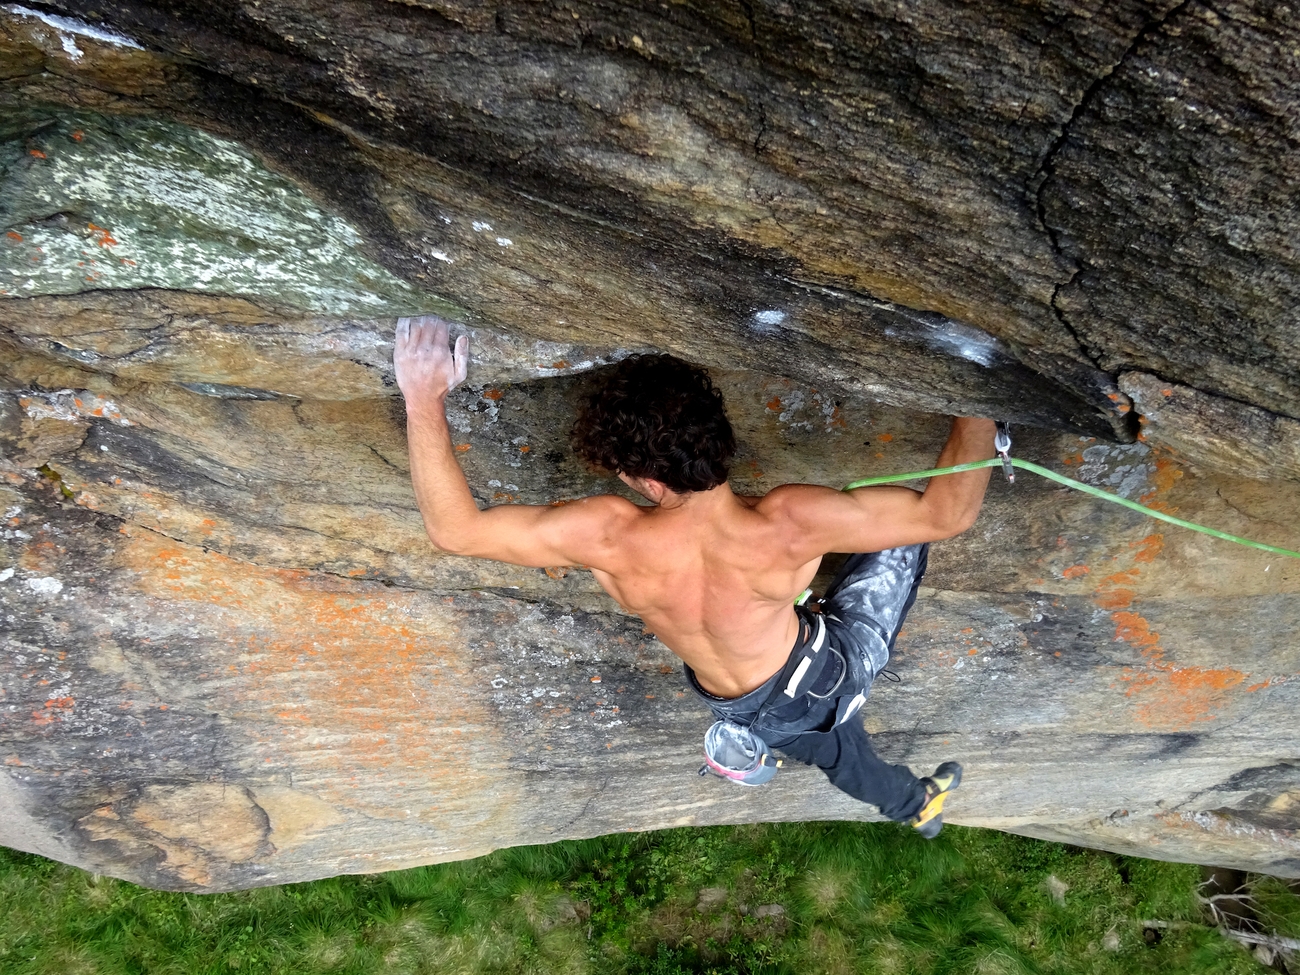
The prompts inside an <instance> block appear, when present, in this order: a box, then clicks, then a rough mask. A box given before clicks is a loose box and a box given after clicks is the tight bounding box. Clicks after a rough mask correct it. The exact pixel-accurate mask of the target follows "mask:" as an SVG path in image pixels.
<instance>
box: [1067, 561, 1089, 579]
mask: <svg viewBox="0 0 1300 975" xmlns="http://www.w3.org/2000/svg"><path fill="white" fill-rule="evenodd" d="M1089 571H1090V570H1089V568H1088V567H1087V566H1086V565H1083V564H1079V565H1072V566H1070V567H1069V568H1068V569H1062V570H1061V577H1062V578H1063V579H1080V578H1082V577H1083V576H1086V575H1087V574H1088V572H1089Z"/></svg>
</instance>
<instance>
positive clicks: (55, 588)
mask: <svg viewBox="0 0 1300 975" xmlns="http://www.w3.org/2000/svg"><path fill="white" fill-rule="evenodd" d="M26 583H27V588H28V589H30V590H31V591H32V592H34V593H36V594H37V595H40V596H57V595H58V594H59V593H61V592H63V583H62V581H60V580H59V579H56V578H54V576H37V577H35V578H32V579H28V580H26Z"/></svg>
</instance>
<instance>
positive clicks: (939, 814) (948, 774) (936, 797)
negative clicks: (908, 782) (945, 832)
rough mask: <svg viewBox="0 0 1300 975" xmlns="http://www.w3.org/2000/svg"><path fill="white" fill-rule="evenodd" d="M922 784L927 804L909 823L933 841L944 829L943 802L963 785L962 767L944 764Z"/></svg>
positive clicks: (950, 763) (923, 780) (924, 779)
mask: <svg viewBox="0 0 1300 975" xmlns="http://www.w3.org/2000/svg"><path fill="white" fill-rule="evenodd" d="M921 782H922V783H924V785H925V803H924V804H923V805H922V806H921V808H920V810H919V811H918V812H917V814H916V815H915V816H913V817H912V818H911V819H910V820H909V821H908V822H909V823H910V824H911V826H912V828H913V829H914V830H916V831H917V832H918V833H920V834H921V835H922V836H924V837H925V838H926V839H927V840H932V839H934V838H935V837H936V836H938V835H939V830H941V829H943V801H944V800H945V799H947V798H948V794H949V793H950V792H952V790H953V789H955V788H957V786H959V785H961V766H960V765H958V764H957V763H956V762H944V763H943V764H942V765H940V766H939V767H938V768H937V769H935V770H934V775H927V776H926V777H925V778H923V779H922V780H921Z"/></svg>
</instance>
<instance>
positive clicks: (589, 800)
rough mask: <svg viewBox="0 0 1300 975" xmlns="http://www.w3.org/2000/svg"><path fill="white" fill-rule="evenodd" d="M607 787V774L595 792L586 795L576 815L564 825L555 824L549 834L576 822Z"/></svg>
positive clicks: (560, 830)
mask: <svg viewBox="0 0 1300 975" xmlns="http://www.w3.org/2000/svg"><path fill="white" fill-rule="evenodd" d="M607 788H609V776H608V775H607V776H605V778H604V779H602V780H601V783H600V788H599V789H597V790H596V791H595V792H593V793H592V794H591V795H589V796H588V797H587V801H586V802H584V803H583V804H582V808H581V809H580V810H578V815H576V816H574V817H573V818H572V819H570V820H569V821H568V822H567V823H565V824H564V825H562V826H556V827H555V828H554V829H553V830H551V835H552V836H554V835H555V834H556V833H559V832H562V831H564V830H566V829H568V828H569V827H570V826H572V825H573V824H574V823H576V822H577V821H578V820H580V819H581V818H582V817H583V816H585V815H587V810H588V809H590V808H591V804H592V803H593V802H595V801H596V800H597V799H599V798H600V797H601V796H602V795H604V794H605V790H606V789H607Z"/></svg>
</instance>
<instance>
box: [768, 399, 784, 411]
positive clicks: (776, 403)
mask: <svg viewBox="0 0 1300 975" xmlns="http://www.w3.org/2000/svg"><path fill="white" fill-rule="evenodd" d="M767 408H768V409H769V410H771V411H772V412H773V413H780V412H781V397H780V396H773V397H772V398H771V399H770V400H768V401H767Z"/></svg>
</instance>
